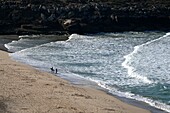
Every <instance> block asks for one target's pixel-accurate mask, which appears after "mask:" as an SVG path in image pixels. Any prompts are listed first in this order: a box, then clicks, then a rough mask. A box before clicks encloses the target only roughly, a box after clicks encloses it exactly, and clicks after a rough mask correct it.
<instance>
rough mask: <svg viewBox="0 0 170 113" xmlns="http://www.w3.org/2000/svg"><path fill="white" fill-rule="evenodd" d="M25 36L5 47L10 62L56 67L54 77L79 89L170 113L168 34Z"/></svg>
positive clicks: (39, 67) (44, 68)
mask: <svg viewBox="0 0 170 113" xmlns="http://www.w3.org/2000/svg"><path fill="white" fill-rule="evenodd" d="M30 37H31V36H30ZM30 37H29V38H24V37H22V38H21V39H20V40H18V41H13V42H11V43H8V44H6V47H7V48H8V49H9V51H12V52H14V53H11V54H10V56H11V57H12V58H13V59H15V60H19V61H21V62H24V63H27V64H30V65H32V66H34V67H36V68H38V69H41V70H43V71H47V72H50V67H54V68H57V69H58V75H59V76H60V77H63V78H66V79H68V80H73V79H74V80H73V81H75V82H79V83H80V84H81V82H83V79H85V80H90V81H93V82H96V83H97V84H98V85H99V86H101V87H103V88H105V89H107V90H108V91H109V92H110V93H112V94H114V95H118V96H120V97H126V98H130V99H134V100H138V101H143V102H146V103H148V104H150V105H151V106H154V107H156V108H159V109H162V110H164V111H167V112H170V34H168V33H163V32H124V33H101V34H95V35H78V34H72V35H71V36H70V37H69V39H68V40H67V41H54V40H50V39H48V40H47V39H46V38H41V37H42V36H34V38H30ZM82 78H83V79H82Z"/></svg>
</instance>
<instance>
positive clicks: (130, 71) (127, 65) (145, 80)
mask: <svg viewBox="0 0 170 113" xmlns="http://www.w3.org/2000/svg"><path fill="white" fill-rule="evenodd" d="M169 35H170V33H166V35H164V36H162V37H160V38H158V39H155V40H152V41H149V42H146V43H144V44H141V45H138V46H135V47H134V51H133V52H131V53H130V54H128V55H126V56H124V58H125V61H124V62H123V63H122V66H123V67H124V68H126V69H127V70H128V76H130V77H133V78H136V79H138V80H139V81H140V82H141V81H142V82H143V83H147V84H151V83H155V82H156V81H152V80H149V79H148V78H147V77H146V75H140V74H139V73H137V72H136V69H135V68H134V67H133V66H131V65H130V62H131V61H132V60H133V56H134V55H135V54H137V53H138V52H139V50H140V49H141V48H142V47H143V46H146V45H149V44H151V43H153V42H155V41H158V40H161V39H162V38H165V37H167V36H169Z"/></svg>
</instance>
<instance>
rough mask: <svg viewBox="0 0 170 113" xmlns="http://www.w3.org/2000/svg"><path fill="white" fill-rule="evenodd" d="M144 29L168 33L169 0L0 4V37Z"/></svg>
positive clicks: (48, 0) (19, 0) (44, 0)
mask: <svg viewBox="0 0 170 113" xmlns="http://www.w3.org/2000/svg"><path fill="white" fill-rule="evenodd" d="M145 30H161V31H169V30H170V1H168V0H13V1H11V0H9V1H7V0H1V1H0V34H68V33H80V34H83V33H97V32H119V31H145Z"/></svg>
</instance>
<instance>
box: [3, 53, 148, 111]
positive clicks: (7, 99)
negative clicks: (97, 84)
mask: <svg viewBox="0 0 170 113" xmlns="http://www.w3.org/2000/svg"><path fill="white" fill-rule="evenodd" d="M92 112H93V113H149V111H146V110H144V109H140V108H137V107H133V106H131V105H128V104H125V103H123V102H121V101H119V100H118V99H116V98H114V97H113V96H110V95H107V94H106V93H105V92H103V91H99V90H96V89H92V88H82V87H78V86H73V85H71V84H70V83H68V82H67V81H65V80H62V79H60V78H58V77H55V76H54V75H52V74H49V73H45V72H40V71H38V70H35V69H34V68H32V67H30V66H27V65H24V64H21V63H17V62H15V61H12V60H10V58H9V56H8V54H7V53H6V52H3V51H0V113H92Z"/></svg>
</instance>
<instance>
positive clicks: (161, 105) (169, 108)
mask: <svg viewBox="0 0 170 113" xmlns="http://www.w3.org/2000/svg"><path fill="white" fill-rule="evenodd" d="M89 80H91V81H94V82H96V83H97V84H98V85H99V86H101V87H102V88H105V89H107V90H108V91H109V92H110V93H112V94H114V95H117V96H119V97H125V98H128V99H134V100H137V101H141V102H145V103H147V104H149V105H150V106H153V107H155V108H158V109H161V110H164V111H166V112H170V106H169V105H166V104H164V103H162V102H159V101H154V100H152V99H149V98H147V97H143V96H140V95H136V94H133V93H130V92H122V91H119V90H118V89H116V88H114V87H109V86H108V85H106V84H107V83H105V82H103V81H101V80H94V79H89Z"/></svg>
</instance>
